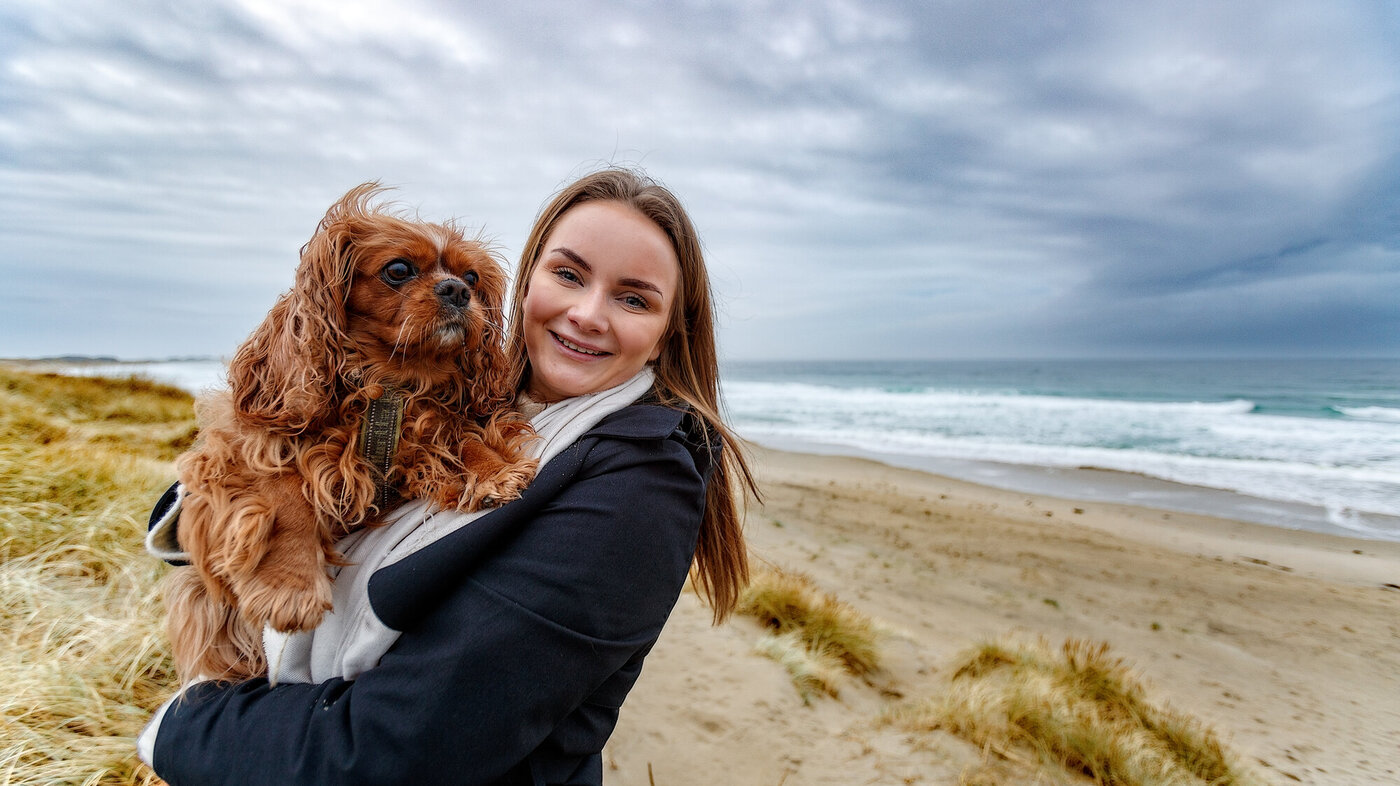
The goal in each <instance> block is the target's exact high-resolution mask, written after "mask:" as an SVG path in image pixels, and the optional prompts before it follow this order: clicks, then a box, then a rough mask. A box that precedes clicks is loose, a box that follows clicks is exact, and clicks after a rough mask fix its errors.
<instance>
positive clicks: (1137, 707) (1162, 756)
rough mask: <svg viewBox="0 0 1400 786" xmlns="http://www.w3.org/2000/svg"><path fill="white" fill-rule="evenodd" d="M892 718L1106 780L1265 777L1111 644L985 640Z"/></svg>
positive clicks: (1234, 784) (1243, 782) (1248, 782)
mask: <svg viewBox="0 0 1400 786" xmlns="http://www.w3.org/2000/svg"><path fill="white" fill-rule="evenodd" d="M885 721H886V722H888V723H893V724H896V725H899V726H902V727H904V728H907V729H910V730H914V731H932V730H934V729H942V730H944V731H947V732H950V733H952V734H956V735H958V736H960V737H963V738H965V739H967V740H968V741H970V742H972V743H973V744H975V745H977V746H978V747H981V748H983V749H984V750H988V751H992V752H996V753H998V754H1000V755H1001V756H1003V757H1004V758H1006V759H1010V760H1012V761H1022V760H1024V758H1025V756H1024V754H1027V753H1029V754H1030V755H1031V756H1032V757H1034V758H1036V759H1038V760H1039V761H1040V762H1041V765H1042V766H1043V767H1050V768H1055V769H1061V770H1063V771H1067V772H1068V773H1072V774H1074V775H1078V776H1083V777H1087V778H1089V779H1091V780H1092V781H1093V782H1094V783H1097V784H1104V785H1105V786H1149V785H1155V784H1179V785H1180V786H1200V785H1204V784H1210V785H1211V786H1253V785H1254V784H1262V783H1264V781H1263V780H1262V779H1261V778H1260V777H1259V776H1258V775H1257V774H1256V773H1254V772H1252V771H1249V770H1247V769H1246V768H1245V766H1244V765H1243V764H1242V763H1241V760H1240V759H1239V757H1237V756H1235V755H1233V754H1231V753H1230V752H1229V751H1227V750H1226V748H1225V746H1224V745H1223V744H1222V743H1221V742H1220V740H1219V738H1218V737H1217V736H1216V734H1215V732H1214V731H1212V730H1211V729H1210V728H1209V727H1207V726H1206V725H1204V724H1203V723H1201V722H1200V721H1199V720H1197V719H1195V718H1193V717H1191V716H1189V715H1185V714H1182V713H1180V712H1176V711H1173V710H1171V709H1168V708H1165V707H1162V706H1158V705H1156V704H1153V703H1152V702H1150V701H1148V699H1147V698H1146V689H1145V687H1144V686H1143V684H1142V683H1141V681H1140V680H1139V679H1138V678H1137V676H1136V675H1135V674H1134V673H1133V672H1132V670H1131V669H1129V668H1128V667H1127V666H1126V665H1125V664H1124V662H1123V661H1122V660H1121V659H1119V658H1117V657H1115V656H1113V655H1111V654H1110V653H1109V648H1108V645H1107V644H1103V643H1097V644H1096V643H1093V642H1088V641H1082V640H1076V639H1070V640H1067V641H1065V642H1064V644H1063V645H1062V646H1061V647H1060V648H1059V649H1058V650H1055V649H1053V648H1052V647H1051V646H1050V645H1049V643H1048V642H1046V641H1045V640H1043V639H1041V640H1038V641H1035V642H1021V643H1016V642H995V643H984V644H982V645H980V646H979V647H977V648H975V649H973V650H972V651H970V652H968V653H966V654H965V655H964V656H963V657H962V658H961V660H960V661H959V664H958V666H957V668H956V670H955V671H954V672H953V675H952V677H951V680H950V685H949V689H948V691H947V693H946V694H945V695H943V696H940V697H934V698H931V699H926V700H924V701H922V702H917V703H913V704H907V705H904V706H901V707H898V708H895V709H893V710H891V711H890V712H889V713H888V714H887V715H886V717H885Z"/></svg>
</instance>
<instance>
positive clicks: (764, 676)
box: [604, 445, 1400, 786]
mask: <svg viewBox="0 0 1400 786" xmlns="http://www.w3.org/2000/svg"><path fill="white" fill-rule="evenodd" d="M751 454H752V458H753V469H754V470H755V472H756V474H757V477H758V480H759V483H760V488H761V489H762V490H763V493H764V496H765V499H764V501H763V503H762V504H753V505H751V506H750V509H749V511H748V517H747V524H746V533H747V537H748V540H749V544H750V551H751V554H752V555H753V560H754V564H755V567H759V566H763V565H774V566H778V567H781V568H783V569H784V570H788V571H797V572H801V573H804V574H806V575H808V576H809V577H810V578H811V579H812V580H813V581H814V582H815V583H816V584H817V585H818V586H819V587H821V588H822V589H823V590H826V591H829V592H831V593H833V594H835V595H836V596H837V597H838V598H839V599H840V600H842V601H844V602H847V603H849V604H851V605H852V606H854V607H855V608H857V609H858V610H860V611H862V612H864V613H867V614H869V615H871V616H872V617H874V618H876V619H877V620H879V621H880V622H882V623H883V624H885V625H887V626H888V629H889V630H890V631H891V632H890V634H889V636H888V638H887V640H886V641H885V643H884V645H883V646H884V653H885V663H884V666H883V667H882V669H881V670H880V672H879V673H877V674H874V675H871V677H870V678H869V679H867V680H856V679H850V680H848V681H847V682H846V683H845V684H843V685H842V686H841V690H840V695H839V698H834V699H820V700H817V701H814V702H813V703H812V704H811V705H805V704H804V703H803V702H802V700H801V698H800V697H799V696H798V694H797V692H796V690H794V689H793V687H792V685H791V684H790V682H789V681H788V677H787V674H786V673H785V672H784V670H783V667H782V666H780V665H779V664H777V663H775V662H773V661H771V660H768V659H766V658H764V657H762V656H760V655H758V654H756V653H755V652H754V645H755V642H756V641H757V640H759V639H760V638H761V637H762V636H764V635H765V634H764V632H763V630H762V629H761V628H760V627H759V626H758V625H757V623H755V622H754V621H753V620H750V619H745V618H736V619H733V620H731V621H730V622H728V623H726V624H725V625H722V626H720V627H711V625H710V618H709V610H708V609H707V608H706V607H705V606H704V605H703V604H702V603H701V602H700V601H699V599H698V598H697V597H696V596H695V595H694V594H693V593H690V592H687V593H684V594H683V595H682V597H681V599H680V602H679V603H678V604H677V606H676V609H675V610H674V611H673V613H672V615H671V619H670V621H669V622H668V623H667V626H666V630H665V632H664V633H663V634H662V636H661V640H660V642H659V643H658V644H657V646H656V648H655V650H653V652H652V654H651V656H650V657H649V658H648V659H647V662H646V666H645V668H644V670H643V673H642V676H641V679H640V680H639V682H638V683H637V686H636V687H635V688H634V690H633V692H632V695H631V697H629V699H628V700H627V703H626V705H625V706H624V708H623V710H622V715H621V720H620V722H619V725H618V729H617V732H616V733H615V734H614V736H613V739H612V741H610V742H609V745H608V748H607V750H606V751H605V754H604V755H605V768H606V774H605V778H606V779H607V781H608V782H609V783H612V784H614V786H634V785H635V786H645V785H646V784H650V783H653V782H654V783H657V784H665V786H687V785H688V784H696V786H698V785H699V784H707V783H718V782H723V783H733V784H736V786H745V785H746V784H753V786H773V784H778V783H784V784H787V785H788V786H797V785H798V784H801V785H803V786H807V785H809V784H811V785H816V786H826V785H829V786H837V785H838V784H841V785H842V786H844V784H849V783H867V784H890V785H891V786H895V785H896V784H905V783H957V782H959V777H960V776H961V775H963V774H966V773H969V772H973V771H976V770H977V768H978V767H981V766H985V762H986V761H987V759H986V754H985V753H984V752H983V751H981V750H979V749H978V748H977V747H976V746H973V745H970V744H969V743H967V742H965V741H964V740H962V739H960V738H957V737H954V736H952V735H950V734H947V733H945V732H941V731H935V732H927V733H918V734H913V733H910V732H907V731H903V730H900V729H898V728H893V727H890V726H885V725H882V724H881V723H880V721H879V719H880V717H881V715H882V713H884V712H886V711H887V710H888V709H889V708H891V707H892V706H895V705H897V704H898V703H900V702H903V701H916V700H919V699H922V698H927V697H931V696H937V695H938V694H939V693H940V692H941V691H942V690H944V689H945V686H946V684H947V680H948V679H949V678H950V676H951V669H950V665H951V664H952V663H953V662H954V660H955V659H956V657H957V656H958V654H959V653H962V652H966V651H968V650H969V649H971V648H973V647H975V646H978V645H979V644H981V643H983V642H986V641H990V640H998V639H1002V638H1005V637H1008V636H1009V637H1044V638H1045V639H1046V640H1047V641H1049V642H1050V643H1051V644H1052V646H1058V644H1059V643H1061V642H1063V641H1066V640H1068V639H1082V640H1087V641H1095V642H1104V643H1106V644H1108V645H1109V646H1110V647H1111V649H1112V652H1113V653H1114V654H1115V655H1116V656H1118V657H1121V658H1122V659H1123V660H1124V661H1125V662H1126V663H1127V664H1128V665H1129V666H1130V668H1132V669H1133V670H1134V671H1135V672H1136V673H1138V674H1139V675H1140V676H1141V679H1142V681H1143V682H1144V683H1145V684H1146V685H1147V687H1148V688H1149V695H1150V697H1152V699H1153V700H1154V701H1155V702H1157V703H1163V704H1168V705H1170V706H1171V707H1173V708H1175V709H1177V710H1179V711H1182V712H1185V713H1188V714H1190V715H1192V716H1194V717H1196V718H1198V719H1199V720H1201V722H1203V723H1204V724H1206V725H1207V726H1209V727H1211V728H1213V729H1215V731H1216V732H1217V733H1218V735H1219V737H1220V739H1221V740H1222V742H1224V743H1225V744H1226V745H1227V746H1228V747H1229V748H1230V749H1232V750H1233V751H1235V752H1236V753H1237V754H1238V755H1239V756H1240V757H1241V758H1242V759H1243V760H1244V761H1246V762H1248V763H1250V764H1251V765H1253V766H1254V767H1256V768H1257V769H1258V770H1259V771H1261V772H1262V773H1264V775H1265V776H1266V777H1267V779H1268V781H1269V782H1273V783H1288V782H1304V783H1313V784H1337V785H1338V786H1364V785H1366V784H1376V785H1377V786H1379V785H1380V784H1390V783H1394V782H1396V781H1397V780H1400V649H1397V647H1396V646H1395V645H1396V642H1397V641H1400V543H1393V542H1388V541H1369V540H1361V539H1357V538H1351V537H1341V536H1336V535H1330V534H1323V533H1315V532H1307V531H1302V530H1290V529H1285V528H1282V527H1276V526H1270V525H1266V524H1258V523H1252V522H1245V521H1238V520H1231V519H1225V518H1218V517H1211V516H1204V515H1199V514H1186V513H1176V512H1170V511H1162V510H1159V509H1154V508H1149V507H1142V506H1138V505H1125V504H1118V503H1108V502H1092V501H1085V500H1076V499H1067V498H1063V497H1057V496H1050V495H1040V494H1029V493H1024V492H1017V491H1010V490H1006V489H998V488H993V487H989V486H985V485H980V484H976V483H971V482H968V481H963V480H958V479H954V478H949V477H945V476H940V475H936V474H931V473H928V472H925V471H921V470H915V469H907V468H900V467H892V466H889V465H887V464H883V463H880V462H877V461H874V460H870V459H864V458H857V457H850V456H832V455H818V454H812V453H796V452H791V451H784V450H777V449H773V448H767V447H763V446H761V445H752V447H751ZM999 766H1000V765H999ZM1026 780H1029V778H1026ZM998 782H1019V781H1017V780H1016V779H1014V778H1013V779H1012V780H1002V781H998Z"/></svg>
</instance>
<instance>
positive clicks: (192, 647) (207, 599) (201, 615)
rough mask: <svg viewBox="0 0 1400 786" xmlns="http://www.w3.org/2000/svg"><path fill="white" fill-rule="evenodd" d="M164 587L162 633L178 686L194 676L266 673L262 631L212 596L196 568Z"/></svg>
mask: <svg viewBox="0 0 1400 786" xmlns="http://www.w3.org/2000/svg"><path fill="white" fill-rule="evenodd" d="M162 589H163V591H164V592H163V594H164V599H165V607H166V610H167V612H168V615H167V617H166V632H167V633H168V634H169V636H170V643H171V649H172V651H173V652H172V654H173V655H174V657H175V670H176V672H177V673H178V674H179V676H180V681H181V682H185V681H188V680H191V679H194V678H195V677H204V678H210V677H212V678H214V679H218V680H242V679H247V678H249V677H256V676H259V675H261V674H262V673H263V672H265V671H266V670H267V665H266V663H265V662H264V659H263V650H262V628H261V627H258V628H256V629H255V628H253V627H252V626H251V625H249V624H248V623H247V622H246V621H245V620H243V619H242V618H241V617H239V615H238V613H237V611H235V610H234V608H233V607H232V606H230V605H229V604H228V603H227V602H225V601H224V600H223V599H222V598H219V597H218V596H217V594H216V593H211V592H210V591H209V587H208V586H207V585H206V584H205V583H204V580H203V579H202V578H201V577H200V575H199V571H197V570H196V569H195V568H194V567H192V566H185V567H180V568H176V569H174V570H172V571H170V573H169V574H168V575H167V576H166V578H165V580H164V582H163V586H162Z"/></svg>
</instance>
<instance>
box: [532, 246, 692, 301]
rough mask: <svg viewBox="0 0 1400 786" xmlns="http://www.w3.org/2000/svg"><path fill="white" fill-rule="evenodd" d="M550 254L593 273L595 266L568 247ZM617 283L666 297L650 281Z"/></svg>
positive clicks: (561, 247)
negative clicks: (559, 255) (563, 258)
mask: <svg viewBox="0 0 1400 786" xmlns="http://www.w3.org/2000/svg"><path fill="white" fill-rule="evenodd" d="M550 253H554V254H562V255H564V256H566V257H568V258H569V261H570V262H573V263H574V264H575V265H578V266H579V267H581V268H583V271H584V272H585V273H592V272H593V266H592V265H590V264H588V262H587V260H585V259H584V258H583V257H581V256H579V255H578V252H577V251H574V250H573V249H572V248H569V247H568V246H555V247H554V248H551V249H550ZM617 283H619V284H621V285H622V286H624V287H631V288H633V289H645V290H648V291H650V292H655V293H656V294H658V295H661V296H662V297H665V296H666V293H665V292H662V291H661V287H658V286H657V285H655V284H653V283H651V282H650V281H643V280H642V279H640V278H624V279H622V280H621V281H619V282H617Z"/></svg>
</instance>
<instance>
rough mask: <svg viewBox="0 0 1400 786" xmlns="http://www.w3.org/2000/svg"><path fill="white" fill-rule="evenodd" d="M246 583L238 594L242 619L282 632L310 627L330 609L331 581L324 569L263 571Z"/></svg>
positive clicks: (318, 622) (291, 631) (315, 624)
mask: <svg viewBox="0 0 1400 786" xmlns="http://www.w3.org/2000/svg"><path fill="white" fill-rule="evenodd" d="M266 572H267V573H275V574H276V575H275V576H264V575H259V576H257V577H256V578H255V579H254V580H252V581H250V582H248V583H247V584H246V585H245V586H244V587H243V588H242V592H240V593H239V596H238V610H239V613H240V614H242V615H243V618H244V619H246V620H248V621H249V622H251V623H253V624H255V625H257V626H258V627H262V626H263V625H264V624H266V625H270V626H272V629H273V630H277V631H281V632H283V633H293V632H296V631H304V630H311V629H313V628H315V627H316V626H317V625H320V624H321V620H322V618H324V617H325V615H326V612H327V611H330V609H331V605H332V604H331V580H330V577H329V576H327V575H326V573H325V571H323V570H317V571H316V573H315V575H314V576H303V575H299V574H296V573H294V572H291V571H266Z"/></svg>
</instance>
